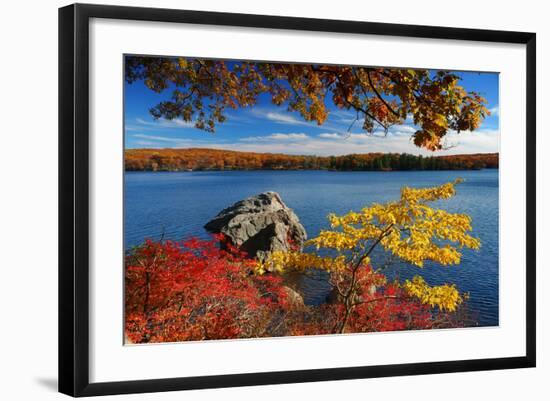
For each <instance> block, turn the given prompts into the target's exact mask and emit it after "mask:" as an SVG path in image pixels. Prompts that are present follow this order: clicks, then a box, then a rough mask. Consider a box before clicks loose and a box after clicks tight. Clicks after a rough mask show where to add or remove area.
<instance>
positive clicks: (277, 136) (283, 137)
mask: <svg viewBox="0 0 550 401" xmlns="http://www.w3.org/2000/svg"><path fill="white" fill-rule="evenodd" d="M308 138H309V136H307V135H306V134H304V133H290V134H281V133H274V134H270V135H264V136H249V137H246V138H241V139H240V141H242V142H263V141H293V142H295V141H301V140H304V139H308Z"/></svg>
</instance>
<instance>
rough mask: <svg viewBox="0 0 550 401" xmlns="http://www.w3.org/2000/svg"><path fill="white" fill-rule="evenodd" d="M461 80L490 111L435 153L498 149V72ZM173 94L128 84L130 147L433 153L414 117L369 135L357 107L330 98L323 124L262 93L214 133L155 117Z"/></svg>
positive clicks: (127, 135)
mask: <svg viewBox="0 0 550 401" xmlns="http://www.w3.org/2000/svg"><path fill="white" fill-rule="evenodd" d="M457 75H459V76H461V78H462V81H461V85H462V86H464V87H465V89H466V90H474V91H477V92H479V93H480V94H481V95H482V96H484V97H485V98H486V99H487V101H488V105H487V106H488V108H489V109H490V110H491V114H492V115H491V116H490V117H487V118H486V119H485V121H484V122H483V125H482V126H481V128H480V129H478V130H476V131H475V132H472V133H470V132H465V133H461V134H459V135H458V134H456V133H452V132H451V133H450V134H448V135H447V145H450V146H451V147H450V149H448V150H445V151H440V152H437V153H436V154H461V153H486V152H498V137H499V116H498V103H499V94H498V74H496V73H477V72H460V73H457ZM169 96H170V91H169V90H167V91H165V92H163V93H160V94H157V93H154V92H153V91H151V90H150V89H148V88H147V87H146V86H145V85H144V84H143V82H139V81H138V82H134V83H133V84H128V83H125V146H126V148H189V147H197V148H217V149H230V150H240V151H253V152H271V153H286V154H315V155H323V156H326V155H342V154H349V153H369V152H398V153H402V152H406V153H412V154H424V155H427V154H434V153H432V152H428V151H425V150H422V149H419V148H418V147H416V146H414V145H413V144H412V142H411V135H412V134H413V133H414V131H415V130H416V129H415V127H414V126H413V125H412V123H410V122H406V123H405V124H404V125H400V126H394V127H392V128H391V129H390V131H389V132H388V134H387V135H386V136H383V134H382V133H381V132H379V133H375V134H374V135H368V134H366V132H365V131H363V130H362V129H361V121H358V122H356V123H355V124H354V126H353V128H352V129H351V130H350V131H349V132H348V128H349V126H350V123H351V122H352V121H353V120H354V119H355V113H354V112H352V111H346V110H339V109H337V108H336V107H335V106H334V105H332V103H331V102H330V100H327V105H328V108H329V118H328V120H327V121H326V122H325V123H324V124H323V125H321V126H318V125H317V124H316V123H310V122H306V121H304V120H303V119H302V118H301V117H300V115H299V114H298V113H296V112H288V111H287V110H286V107H285V106H284V105H283V106H280V107H277V106H275V105H273V104H271V101H270V99H269V96H267V95H263V96H261V97H260V99H259V101H258V104H257V105H255V106H254V107H251V108H243V109H237V110H228V111H227V113H226V116H227V120H226V121H225V122H224V123H223V124H218V125H217V126H216V132H215V133H214V134H212V133H208V132H206V131H203V130H200V129H197V128H194V124H193V123H192V122H184V121H182V120H172V121H168V120H154V119H153V118H152V117H151V115H150V114H149V108H151V107H152V106H154V105H156V104H157V103H158V102H159V101H162V100H165V99H167V98H168V97H169Z"/></svg>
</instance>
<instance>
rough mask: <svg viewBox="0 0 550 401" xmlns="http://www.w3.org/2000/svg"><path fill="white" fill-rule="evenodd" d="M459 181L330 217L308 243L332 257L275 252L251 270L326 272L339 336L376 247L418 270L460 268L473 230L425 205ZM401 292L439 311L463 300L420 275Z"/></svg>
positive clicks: (472, 243) (467, 221)
mask: <svg viewBox="0 0 550 401" xmlns="http://www.w3.org/2000/svg"><path fill="white" fill-rule="evenodd" d="M460 182H461V180H456V181H454V182H450V183H446V184H443V185H441V186H438V187H433V188H422V189H418V188H409V187H404V188H402V190H401V198H400V200H398V201H394V202H388V203H385V204H374V205H372V206H370V207H366V208H364V209H362V210H361V211H359V212H353V211H351V212H349V213H347V214H345V215H343V216H336V215H334V214H331V215H329V222H330V226H331V229H330V230H323V231H321V232H320V234H319V235H318V236H317V237H316V238H313V239H311V240H309V241H308V243H307V244H308V245H309V246H313V247H315V248H316V249H317V250H318V251H319V250H328V251H329V253H330V254H332V255H333V256H324V257H321V256H317V255H311V254H309V253H301V252H291V253H283V252H274V253H272V254H271V256H270V257H269V258H268V259H267V260H264V261H259V262H258V263H257V265H256V272H257V273H263V272H265V271H277V272H284V271H289V270H298V271H306V270H307V269H310V268H312V267H315V268H321V269H324V270H327V271H329V272H330V273H331V280H332V284H333V286H334V289H335V290H336V291H337V292H338V295H339V296H340V299H341V302H342V304H343V305H344V308H345V313H344V315H343V317H342V320H341V322H340V325H339V327H338V331H340V332H344V331H345V330H346V327H347V324H348V320H349V316H350V315H351V313H352V312H353V310H354V309H355V308H356V307H357V306H358V305H361V304H362V303H363V302H364V299H363V297H364V294H365V288H364V286H363V285H362V284H361V282H360V281H361V280H360V277H361V274H362V271H364V270H365V269H368V268H370V266H371V265H372V261H371V254H372V252H373V251H374V250H375V249H376V248H382V249H383V250H384V251H386V252H387V253H388V254H390V255H392V256H393V257H397V258H398V259H400V260H403V261H405V262H408V263H410V264H413V265H415V266H418V267H420V268H421V267H423V266H424V263H425V262H426V261H432V262H436V263H438V264H441V265H452V264H459V263H460V259H461V256H462V254H461V248H464V247H467V248H471V249H477V248H479V246H480V241H479V239H477V238H475V237H473V236H471V235H470V234H469V232H470V231H471V230H472V226H471V218H470V217H469V216H468V215H466V214H457V213H449V212H447V211H445V210H441V209H434V208H432V207H431V206H429V203H430V202H433V201H438V200H444V199H449V198H451V197H452V196H454V195H455V186H456V184H458V183H460ZM380 284H383V282H382V281H381V282H380V283H378V284H377V283H374V284H372V283H371V285H373V286H374V287H373V288H375V287H376V286H377V285H380ZM402 288H403V289H404V290H405V292H406V293H407V294H409V295H411V296H414V297H417V298H418V299H420V300H421V302H422V303H424V304H429V305H431V306H432V307H433V306H437V307H438V308H440V309H442V310H448V311H454V310H456V308H457V306H458V305H459V304H460V303H462V301H463V297H462V296H461V295H460V294H459V292H458V290H457V289H456V288H455V287H454V286H453V285H449V284H444V285H442V286H434V287H430V286H429V285H428V284H427V283H426V282H425V281H424V279H423V278H422V277H420V276H415V277H414V278H413V279H412V280H411V281H406V282H405V283H404V284H403V285H402Z"/></svg>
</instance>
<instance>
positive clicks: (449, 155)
mask: <svg viewBox="0 0 550 401" xmlns="http://www.w3.org/2000/svg"><path fill="white" fill-rule="evenodd" d="M535 109H536V108H535V34H533V33H523V32H507V31H487V30H472V29H462V28H444V27H431V26H414V25H396V24H383V23H369V22H357V21H336V20H319V19H308V18H293V17H278V16H263V15H243V14H231V13H214V12H202V11H183V10H167V9H150V8H135V7H115V6H99V5H85V4H77V5H70V6H67V7H64V8H61V9H60V10H59V110H60V118H59V143H60V145H59V150H60V152H59V216H60V220H59V233H60V234H59V235H60V236H59V390H60V391H61V392H62V393H65V394H69V395H72V396H93V395H104V394H120V393H137V392H153V391H171V390H186V389H201V388H214V387H230V386H249V385H261V384H278V383H293V382H312V381H322V380H342V379H358V378H372V377H383V376H398V375H418V374H431V373H442V372H462V371H477V370H489V369H511V368H527V367H533V366H535Z"/></svg>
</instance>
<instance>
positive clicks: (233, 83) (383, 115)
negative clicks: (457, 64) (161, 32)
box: [125, 56, 490, 151]
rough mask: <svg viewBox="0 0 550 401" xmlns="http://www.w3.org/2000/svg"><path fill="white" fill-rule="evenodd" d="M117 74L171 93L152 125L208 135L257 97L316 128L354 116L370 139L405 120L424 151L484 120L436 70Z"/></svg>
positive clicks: (245, 67) (143, 68)
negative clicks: (187, 127) (169, 123)
mask: <svg viewBox="0 0 550 401" xmlns="http://www.w3.org/2000/svg"><path fill="white" fill-rule="evenodd" d="M125 68H126V81H127V82H128V83H133V82H135V81H137V80H143V81H144V83H145V85H146V86H147V87H148V88H150V89H152V90H153V91H155V92H159V93H160V92H163V91H165V90H167V91H170V92H171V93H170V96H169V97H168V98H167V100H164V101H162V102H160V103H158V104H157V105H155V106H154V107H152V108H151V109H150V112H151V114H152V116H153V117H155V118H165V119H169V120H172V119H182V120H184V121H189V122H190V121H193V122H194V123H195V126H196V127H197V128H199V129H203V130H205V131H208V132H214V131H215V128H216V125H217V124H220V123H223V122H224V121H225V120H226V118H227V115H226V110H227V109H237V108H241V107H250V106H253V105H255V104H256V103H257V101H258V97H259V96H260V95H262V94H267V95H269V96H270V98H271V101H272V102H273V103H274V104H275V105H277V106H286V107H287V109H288V111H290V112H296V113H299V114H300V115H301V116H302V118H303V119H304V120H306V121H314V122H316V123H317V124H319V125H322V124H323V123H324V122H325V121H326V119H327V117H328V114H329V107H328V105H327V102H333V104H334V105H335V106H336V107H337V108H339V109H346V110H351V111H354V112H356V116H357V118H356V122H359V123H361V124H362V128H363V129H364V130H365V131H366V132H367V133H370V134H372V133H373V132H375V131H376V130H381V131H382V132H384V133H387V132H388V130H389V128H390V127H391V126H393V125H398V124H403V123H404V122H405V120H406V119H407V118H410V119H411V120H412V122H414V124H415V126H416V127H417V128H418V129H417V131H416V132H415V133H414V134H413V138H412V139H413V142H414V144H415V145H416V146H418V147H422V148H425V149H428V150H432V151H435V150H440V149H443V148H444V147H445V141H444V137H445V135H446V134H447V133H448V132H449V131H456V132H461V131H473V130H475V129H477V128H479V126H480V125H481V123H482V122H483V120H484V118H485V117H486V116H487V115H489V114H490V113H489V111H488V109H487V108H486V107H485V104H486V100H485V99H484V98H483V97H481V96H480V95H479V94H478V93H476V92H467V91H466V90H465V89H464V88H463V87H462V86H460V85H459V82H460V77H459V76H458V75H456V74H453V73H452V72H449V71H442V70H438V71H431V70H421V69H395V68H378V67H354V66H335V65H317V64H284V63H263V62H247V61H244V62H238V63H234V62H227V61H223V60H206V59H194V58H193V59H192V58H184V57H175V58H162V57H154V58H153V57H135V56H128V57H126V64H125Z"/></svg>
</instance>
